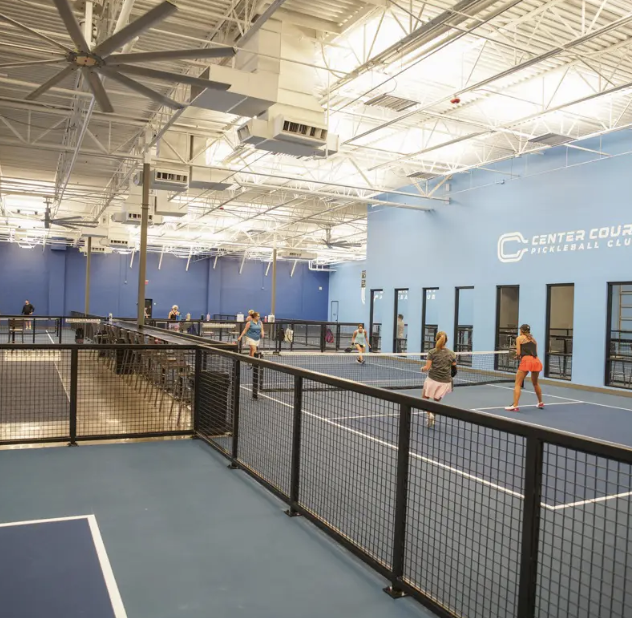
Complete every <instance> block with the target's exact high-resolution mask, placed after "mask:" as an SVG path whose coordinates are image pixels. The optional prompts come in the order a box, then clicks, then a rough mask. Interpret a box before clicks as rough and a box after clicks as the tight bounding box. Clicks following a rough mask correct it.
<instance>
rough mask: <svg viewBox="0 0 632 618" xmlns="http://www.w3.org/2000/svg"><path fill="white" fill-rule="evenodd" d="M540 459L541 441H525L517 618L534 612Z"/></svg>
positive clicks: (535, 439)
mask: <svg viewBox="0 0 632 618" xmlns="http://www.w3.org/2000/svg"><path fill="white" fill-rule="evenodd" d="M543 459H544V445H543V443H542V440H540V439H538V438H527V450H526V455H525V462H524V466H525V469H524V474H525V475H524V506H523V514H522V543H521V547H522V550H521V556H520V587H519V590H518V618H533V617H534V616H535V610H536V607H535V606H536V598H537V576H538V550H539V540H540V509H541V503H542V470H543Z"/></svg>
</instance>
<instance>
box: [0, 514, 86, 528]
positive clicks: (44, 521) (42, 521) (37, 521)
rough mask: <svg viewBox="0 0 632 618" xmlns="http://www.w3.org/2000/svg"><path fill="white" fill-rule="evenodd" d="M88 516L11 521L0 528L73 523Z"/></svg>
mask: <svg viewBox="0 0 632 618" xmlns="http://www.w3.org/2000/svg"><path fill="white" fill-rule="evenodd" d="M88 517H90V515H75V516H73V517H53V518H52V519H33V520H30V521H12V522H9V523H7V524H0V528H10V527H11V526H30V525H32V524H50V523H54V522H57V521H74V520H75V519H88Z"/></svg>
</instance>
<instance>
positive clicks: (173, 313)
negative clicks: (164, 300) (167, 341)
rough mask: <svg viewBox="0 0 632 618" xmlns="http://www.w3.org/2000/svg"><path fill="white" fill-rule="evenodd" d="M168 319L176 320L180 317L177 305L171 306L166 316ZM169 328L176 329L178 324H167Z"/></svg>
mask: <svg viewBox="0 0 632 618" xmlns="http://www.w3.org/2000/svg"><path fill="white" fill-rule="evenodd" d="M167 317H168V319H169V320H177V319H178V318H179V317H180V311H179V309H178V305H174V306H173V307H171V311H170V312H169V315H168V316H167ZM169 328H170V329H171V330H178V325H177V324H176V323H172V324H169Z"/></svg>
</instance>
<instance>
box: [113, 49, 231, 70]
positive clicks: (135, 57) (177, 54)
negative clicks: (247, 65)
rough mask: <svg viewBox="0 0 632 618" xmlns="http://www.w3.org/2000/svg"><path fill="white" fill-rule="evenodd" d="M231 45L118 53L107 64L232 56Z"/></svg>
mask: <svg viewBox="0 0 632 618" xmlns="http://www.w3.org/2000/svg"><path fill="white" fill-rule="evenodd" d="M234 55H235V49H234V48H232V47H209V48H208V49H176V50H172V51H159V52H145V53H139V54H118V55H113V56H110V58H109V62H108V64H109V65H110V66H113V65H114V63H115V62H116V63H118V64H126V63H128V62H132V63H134V62H155V61H156V60H184V59H185V58H193V59H196V58H232V56H234Z"/></svg>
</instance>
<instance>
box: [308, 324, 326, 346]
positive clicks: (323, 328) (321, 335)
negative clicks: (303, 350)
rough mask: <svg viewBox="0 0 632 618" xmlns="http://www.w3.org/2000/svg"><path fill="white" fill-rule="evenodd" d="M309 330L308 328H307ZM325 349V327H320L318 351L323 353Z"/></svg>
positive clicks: (324, 325) (323, 325)
mask: <svg viewBox="0 0 632 618" xmlns="http://www.w3.org/2000/svg"><path fill="white" fill-rule="evenodd" d="M307 328H309V326H308V327H307ZM326 349H327V325H326V324H321V325H320V351H321V352H324V351H325V350H326Z"/></svg>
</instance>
